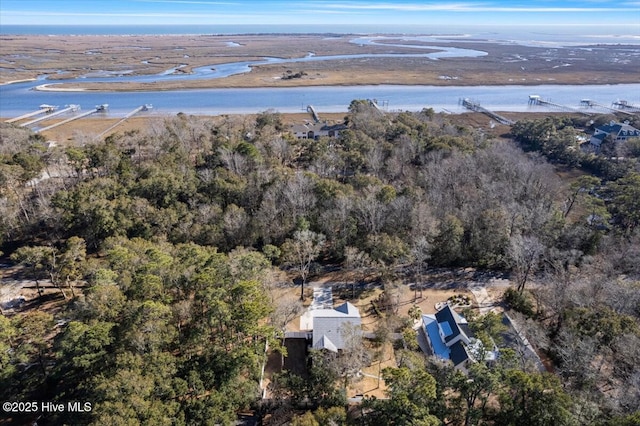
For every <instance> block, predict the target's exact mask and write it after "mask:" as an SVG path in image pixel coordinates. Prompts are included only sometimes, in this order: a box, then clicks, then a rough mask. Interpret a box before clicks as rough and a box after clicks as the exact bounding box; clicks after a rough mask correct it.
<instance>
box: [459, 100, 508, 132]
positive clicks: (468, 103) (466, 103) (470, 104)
mask: <svg viewBox="0 0 640 426" xmlns="http://www.w3.org/2000/svg"><path fill="white" fill-rule="evenodd" d="M462 106H463V107H465V108H467V109H468V110H471V111H475V112H481V113H483V114H485V115H488V116H489V117H491V118H493V119H494V120H496V121H497V122H498V123H501V124H507V125H509V126H511V125H513V124H514V123H515V121H513V120H509V119H508V118H506V117H503V116H501V115H500V114H496V113H495V112H493V111H490V110H488V109H486V108H484V107H482V106H481V105H480V103H479V102H475V101H472V100H471V99H469V98H464V99H463V100H462Z"/></svg>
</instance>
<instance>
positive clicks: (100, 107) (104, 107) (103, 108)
mask: <svg viewBox="0 0 640 426" xmlns="http://www.w3.org/2000/svg"><path fill="white" fill-rule="evenodd" d="M78 109H80V107H78ZM108 109H109V105H108V104H102V105H96V107H95V108H94V109H93V110H91V111H88V112H84V113H82V114H79V115H76V116H73V117H71V118H67V119H66V120H62V121H61V122H59V123H55V124H52V125H50V126H47V127H43V128H42V129H38V130H34V132H35V133H40V132H44V131H46V130H51V129H53V128H54V127H58V126H62V125H63V124H67V123H69V122H71V121H74V120H78V119H80V118H83V117H87V116H89V115H91V114H95V113H96V112H106V111H107V110H108Z"/></svg>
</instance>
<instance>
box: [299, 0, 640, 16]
mask: <svg viewBox="0 0 640 426" xmlns="http://www.w3.org/2000/svg"><path fill="white" fill-rule="evenodd" d="M311 3H312V4H315V6H316V7H317V8H321V7H322V8H327V9H334V10H357V11H363V12H364V11H368V12H373V11H380V12H385V11H395V12H471V13H473V12H495V13H500V12H502V13H505V12H509V13H532V12H538V13H585V12H586V13H601V12H633V11H635V12H637V11H638V9H637V8H634V7H633V3H634V2H631V4H630V6H629V7H625V6H622V7H621V6H615V7H614V6H612V5H611V2H610V1H607V2H598V4H606V5H607V6H606V7H601V6H598V7H596V6H591V7H589V6H584V2H582V3H580V4H581V5H583V6H543V5H539V6H538V5H535V3H534V4H528V5H522V6H502V5H499V4H496V5H494V4H491V3H469V2H467V3H427V4H424V3H375V2H370V3H358V2H343V3H338V2H322V1H318V2H311ZM302 4H306V5H309V3H300V6H302ZM627 4H629V3H627Z"/></svg>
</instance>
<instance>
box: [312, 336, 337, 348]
mask: <svg viewBox="0 0 640 426" xmlns="http://www.w3.org/2000/svg"><path fill="white" fill-rule="evenodd" d="M313 349H326V350H328V351H331V352H338V347H337V346H336V345H335V344H334V343H333V342H332V341H331V339H329V338H328V337H327V336H325V335H324V334H323V335H322V337H321V338H320V339H318V341H317V342H315V344H314V345H313Z"/></svg>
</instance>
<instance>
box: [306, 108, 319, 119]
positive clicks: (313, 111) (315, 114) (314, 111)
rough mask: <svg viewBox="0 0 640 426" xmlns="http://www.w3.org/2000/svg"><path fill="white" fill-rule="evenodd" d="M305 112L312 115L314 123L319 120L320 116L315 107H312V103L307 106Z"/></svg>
mask: <svg viewBox="0 0 640 426" xmlns="http://www.w3.org/2000/svg"><path fill="white" fill-rule="evenodd" d="M307 112H308V113H309V114H311V117H313V121H315V122H316V123H319V122H320V116H319V115H318V113H317V112H316V109H315V108H314V107H313V105H308V106H307Z"/></svg>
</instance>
